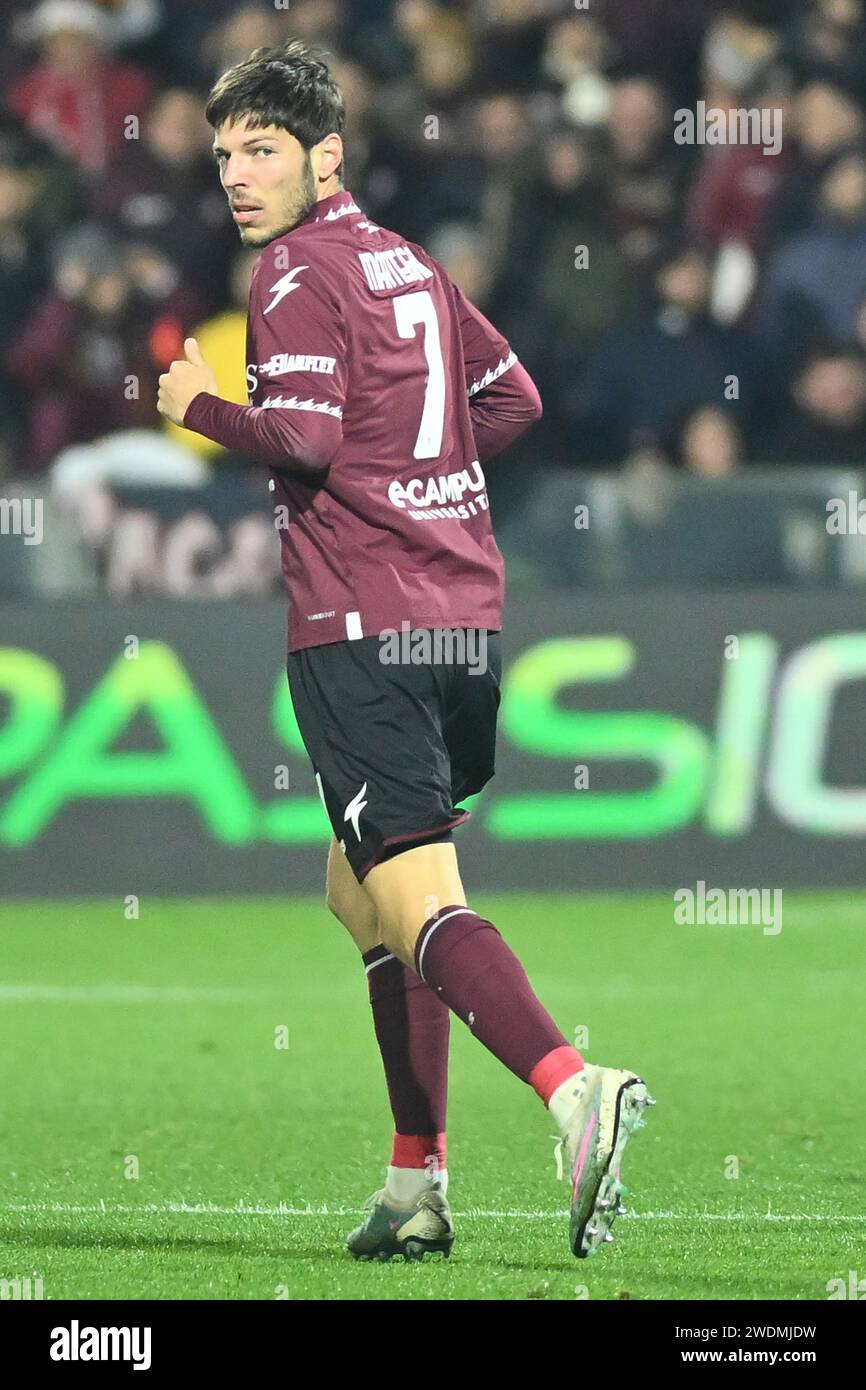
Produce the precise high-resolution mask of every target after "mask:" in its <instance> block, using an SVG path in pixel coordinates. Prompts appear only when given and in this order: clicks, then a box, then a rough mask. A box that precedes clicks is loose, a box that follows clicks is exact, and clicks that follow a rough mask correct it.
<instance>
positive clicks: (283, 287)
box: [264, 265, 310, 314]
mask: <svg viewBox="0 0 866 1390" xmlns="http://www.w3.org/2000/svg"><path fill="white" fill-rule="evenodd" d="M309 268H310V267H309V266H308V265H296V266H294V267H293V269H292V270H290V271H289V272H288V274H286V275H283V276H282V277H281V278H280V279H279V280H277V281H275V283H274V284H273V285H271V288H270V289H269V290H268V294H272V295H273V296H274V298H273V299H272V300H271V302H270V304H269V305H268V307H267V309H265V311H264V312H265V313H266V314H269V313H270V312H271V310H272V309H276V307H277V305H278V304H280V303H281V302H282V300H284V299H285V297H286V295H287V294H291V293H292V290H299V289H300V288H301V287H300V285H298V284H297V283H296V282H295V276H296V275H300V273H301V271H302V270H309Z"/></svg>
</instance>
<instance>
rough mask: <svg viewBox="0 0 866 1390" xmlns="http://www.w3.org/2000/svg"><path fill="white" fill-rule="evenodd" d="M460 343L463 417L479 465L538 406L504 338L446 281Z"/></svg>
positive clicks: (534, 415)
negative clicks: (466, 417) (465, 405)
mask: <svg viewBox="0 0 866 1390" xmlns="http://www.w3.org/2000/svg"><path fill="white" fill-rule="evenodd" d="M451 287H452V290H453V292H454V295H455V298H456V303H457V313H458V317H459V322H460V337H461V339H462V342H463V366H464V371H465V374H466V391H467V394H468V396H469V417H470V419H471V421H472V433H473V435H474V438H475V443H476V445H477V448H478V459H479V462H481V463H485V462H486V461H487V460H488V459H491V458H493V457H495V455H496V454H499V453H501V452H502V450H503V449H505V448H507V446H508V445H509V444H511V443H512V442H513V441H514V440H515V439H517V438H519V436H520V435H521V434H523V433H524V431H525V430H527V429H528V428H529V426H530V425H531V424H533V423H534V421H536V420H540V419H541V415H542V410H543V407H542V403H541V396H540V395H539V394H538V388H537V387H536V385H535V382H534V381H533V380H532V377H531V376H530V375H529V373H528V372H527V371H526V369H525V367H523V366H522V365H521V363H520V362H518V360H517V355H516V353H514V352H513V351H512V348H511V346H510V344H509V342H508V339H507V338H504V337H503V336H502V334H501V333H498V332H497V330H496V329H495V328H494V327H493V324H492V323H491V322H490V321H489V319H487V318H485V317H484V315H483V314H482V313H481V311H480V309H476V307H475V305H474V304H472V303H470V301H469V300H468V299H467V298H466V296H465V295H464V294H463V293H462V291H460V290H459V289H458V288H457V286H456V285H455V284H454V283H453V281H452V282H451Z"/></svg>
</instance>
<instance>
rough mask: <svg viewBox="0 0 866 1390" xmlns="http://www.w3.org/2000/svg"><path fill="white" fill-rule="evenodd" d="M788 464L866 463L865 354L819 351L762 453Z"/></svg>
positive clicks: (802, 373) (799, 379)
mask: <svg viewBox="0 0 866 1390" xmlns="http://www.w3.org/2000/svg"><path fill="white" fill-rule="evenodd" d="M762 457H763V458H765V459H766V460H767V461H769V462H772V461H776V462H778V463H783V464H809V465H812V466H814V465H821V464H827V465H833V466H840V467H844V466H847V465H850V466H853V467H857V468H862V467H863V461H864V459H866V364H864V359H863V355H862V353H860V352H859V351H856V350H852V351H838V350H837V351H834V350H832V349H831V350H823V351H817V352H816V353H815V354H814V355H813V356H812V357H811V358H810V360H809V361H808V362H807V363H806V364H805V366H804V367H803V368H802V370H801V371H800V373H799V375H798V376H797V377H796V379H795V381H794V385H793V388H792V391H791V398H790V400H789V402H788V406H787V409H786V410H785V412H784V413H783V416H782V419H781V420H780V422H779V424H778V426H777V427H776V429H775V430H774V431H773V433H772V434H771V435H770V437H769V438H768V440H767V443H766V446H765V447H764V449H763V450H762Z"/></svg>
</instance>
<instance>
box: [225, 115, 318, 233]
mask: <svg viewBox="0 0 866 1390" xmlns="http://www.w3.org/2000/svg"><path fill="white" fill-rule="evenodd" d="M213 148H214V155H215V157H216V161H217V165H218V167H219V172H220V182H221V184H222V186H223V188H224V189H225V191H226V195H227V197H228V200H229V206H230V207H231V209H232V217H233V218H234V222H235V226H236V227H237V229H238V232H239V233H240V238H241V241H242V242H243V244H244V246H255V247H259V246H267V244H268V242H269V241H273V240H274V238H275V237H278V236H284V235H285V233H286V232H290V231H291V230H292V228H293V227H296V226H297V225H298V223H299V222H302V221H303V219H304V218H305V217H306V216H307V214H308V213H309V212H311V211H312V209H313V208H314V207H315V205H316V197H317V191H316V177H315V172H314V170H313V165H312V161H311V159H310V152H309V150H305V149H304V148H303V146H302V145H301V143H300V141H298V140H296V139H295V137H294V135H291V134H290V133H289V131H287V130H281V129H279V127H277V126H265V127H259V128H256V127H250V126H249V125H248V123H247V120H246V118H244V119H243V120H240V121H236V122H234V123H229V122H226V123H224V124H223V125H221V126H220V127H219V129H218V130H217V131H216V133H215V136H214V146H213Z"/></svg>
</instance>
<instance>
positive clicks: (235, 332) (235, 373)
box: [163, 249, 258, 458]
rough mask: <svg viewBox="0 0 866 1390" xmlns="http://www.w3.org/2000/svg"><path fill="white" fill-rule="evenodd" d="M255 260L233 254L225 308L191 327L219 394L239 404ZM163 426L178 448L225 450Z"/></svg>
mask: <svg viewBox="0 0 866 1390" xmlns="http://www.w3.org/2000/svg"><path fill="white" fill-rule="evenodd" d="M257 259H258V252H257V251H250V250H246V249H245V250H241V251H237V252H236V253H235V256H234V259H233V260H232V264H231V270H230V274H229V292H230V294H231V303H230V304H229V306H228V308H226V309H223V310H222V311H221V312H220V313H218V314H215V315H214V316H213V317H212V318H209V319H207V320H206V321H205V322H204V323H201V324H199V325H198V326H197V327H194V328H193V329H192V335H193V337H194V338H195V340H196V342H197V343H198V345H199V347H200V348H201V350H202V353H203V355H204V358H205V360H206V361H207V362H209V363H210V365H211V366H212V367H213V369H214V372H215V373H216V379H217V385H218V386H219V393H220V396H221V397H222V398H223V400H226V401H236V402H237V404H238V405H246V404H247V401H248V395H247V378H246V373H245V362H246V331H247V304H248V302H249V297H250V276H251V275H252V273H253V266H254V265H255V263H256V260H257ZM163 425H164V427H165V430H166V433H167V434H168V435H169V436H170V437H171V438H172V439H174V440H175V441H176V442H177V443H178V444H179V445H181V447H183V448H185V449H191V450H193V452H194V453H197V454H200V455H201V456H202V457H203V458H219V457H221V456H224V455H225V452H226V451H225V450H224V449H223V448H222V446H221V445H219V444H215V443H214V442H213V440H212V439H206V438H205V436H204V435H203V434H196V433H195V432H194V431H192V430H185V429H182V428H181V427H180V426H179V425H175V424H172V422H171V421H170V420H164V421H163Z"/></svg>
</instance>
